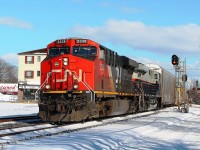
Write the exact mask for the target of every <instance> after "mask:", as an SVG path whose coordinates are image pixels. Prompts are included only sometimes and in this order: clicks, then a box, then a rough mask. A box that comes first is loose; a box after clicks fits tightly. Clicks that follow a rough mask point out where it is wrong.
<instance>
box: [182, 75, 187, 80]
mask: <svg viewBox="0 0 200 150" xmlns="http://www.w3.org/2000/svg"><path fill="white" fill-rule="evenodd" d="M182 81H183V82H186V81H187V75H186V74H184V75H183V76H182Z"/></svg>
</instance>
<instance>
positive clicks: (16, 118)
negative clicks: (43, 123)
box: [0, 115, 39, 123]
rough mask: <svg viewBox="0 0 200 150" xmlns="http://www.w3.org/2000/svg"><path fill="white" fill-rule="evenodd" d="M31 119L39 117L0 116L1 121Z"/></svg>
mask: <svg viewBox="0 0 200 150" xmlns="http://www.w3.org/2000/svg"><path fill="white" fill-rule="evenodd" d="M30 119H39V117H38V116H33V115H32V116H16V117H4V118H0V123H3V122H11V121H23V120H30Z"/></svg>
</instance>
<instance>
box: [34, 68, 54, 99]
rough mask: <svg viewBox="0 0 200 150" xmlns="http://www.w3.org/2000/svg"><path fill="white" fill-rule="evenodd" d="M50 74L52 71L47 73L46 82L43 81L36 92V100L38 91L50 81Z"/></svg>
mask: <svg viewBox="0 0 200 150" xmlns="http://www.w3.org/2000/svg"><path fill="white" fill-rule="evenodd" d="M50 75H51V72H48V73H47V78H46V79H45V80H44V82H43V83H42V85H41V86H40V88H39V89H37V91H36V92H35V100H36V94H37V93H38V91H39V90H40V89H41V88H42V87H43V86H44V84H45V83H46V82H47V81H48V79H49V77H50Z"/></svg>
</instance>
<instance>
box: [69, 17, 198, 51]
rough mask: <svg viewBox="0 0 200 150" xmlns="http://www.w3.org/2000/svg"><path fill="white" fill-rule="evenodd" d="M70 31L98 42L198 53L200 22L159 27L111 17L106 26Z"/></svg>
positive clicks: (153, 49)
mask: <svg viewBox="0 0 200 150" xmlns="http://www.w3.org/2000/svg"><path fill="white" fill-rule="evenodd" d="M69 32H71V33H72V34H75V35H78V36H80V37H87V38H91V39H93V40H95V41H98V42H111V43H113V44H115V45H116V44H121V45H126V46H129V47H131V48H132V49H135V50H148V51H152V52H156V53H162V54H165V53H176V52H178V53H180V52H185V53H191V52H194V53H197V52H199V50H200V48H199V43H200V26H199V25H196V24H185V25H179V26H169V27H158V26H149V25H145V24H144V23H142V22H132V21H127V20H108V21H107V22H106V23H105V24H104V25H103V26H96V27H93V26H81V25H77V26H75V27H73V28H72V29H71V30H70V31H69Z"/></svg>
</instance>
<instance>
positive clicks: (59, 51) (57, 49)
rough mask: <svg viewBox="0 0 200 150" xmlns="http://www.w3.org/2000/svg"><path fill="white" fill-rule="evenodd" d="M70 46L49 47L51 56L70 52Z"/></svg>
mask: <svg viewBox="0 0 200 150" xmlns="http://www.w3.org/2000/svg"><path fill="white" fill-rule="evenodd" d="M69 53H70V48H69V47H53V48H50V49H49V56H50V57H54V56H58V55H61V54H69Z"/></svg>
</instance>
